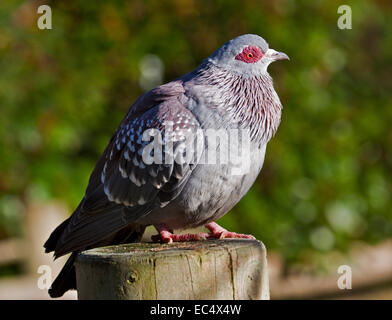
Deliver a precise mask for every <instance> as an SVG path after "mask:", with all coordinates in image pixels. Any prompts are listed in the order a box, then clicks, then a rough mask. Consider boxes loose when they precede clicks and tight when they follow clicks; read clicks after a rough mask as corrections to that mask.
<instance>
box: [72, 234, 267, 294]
mask: <svg viewBox="0 0 392 320" xmlns="http://www.w3.org/2000/svg"><path fill="white" fill-rule="evenodd" d="M76 277H77V287H78V297H79V299H120V300H129V299H130V300H139V299H149V300H155V299H164V300H178V299H197V300H199V299H234V300H241V299H269V286H268V274H267V259H266V249H265V247H264V245H263V244H262V243H261V242H260V241H257V240H246V239H226V240H214V241H200V242H186V243H173V244H156V243H134V244H127V245H120V246H112V247H104V248H97V249H92V250H88V251H85V252H83V253H81V254H80V255H79V256H78V258H77V261H76Z"/></svg>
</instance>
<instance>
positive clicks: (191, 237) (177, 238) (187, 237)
mask: <svg viewBox="0 0 392 320" xmlns="http://www.w3.org/2000/svg"><path fill="white" fill-rule="evenodd" d="M155 228H156V229H157V230H158V232H159V234H157V235H153V236H152V237H151V240H152V241H154V242H159V241H162V242H164V243H173V242H182V241H201V240H207V238H208V236H209V234H208V233H206V232H203V233H194V234H193V233H187V234H173V233H171V232H170V231H169V230H167V229H166V227H164V226H162V225H159V226H155Z"/></svg>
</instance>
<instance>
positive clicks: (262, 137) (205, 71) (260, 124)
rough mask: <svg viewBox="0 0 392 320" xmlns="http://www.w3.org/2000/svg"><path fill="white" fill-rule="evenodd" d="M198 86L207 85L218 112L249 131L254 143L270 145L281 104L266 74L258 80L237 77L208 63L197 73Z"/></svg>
mask: <svg viewBox="0 0 392 320" xmlns="http://www.w3.org/2000/svg"><path fill="white" fill-rule="evenodd" d="M195 80H196V82H198V83H202V84H207V85H208V86H212V87H213V88H214V89H213V90H211V91H212V92H211V95H213V99H214V100H215V99H216V101H219V103H217V104H215V107H217V108H223V110H219V111H222V112H224V113H225V114H226V115H228V116H229V118H230V119H231V121H232V122H235V123H239V124H240V125H241V128H245V129H249V130H250V135H251V139H252V140H253V141H259V142H260V143H266V142H268V141H269V140H270V139H271V138H272V137H273V136H274V134H275V133H276V131H277V129H278V127H279V124H280V118H281V111H282V104H281V102H280V100H279V97H278V95H277V93H276V92H275V90H274V87H273V82H272V78H271V77H270V75H269V74H268V73H267V72H266V73H265V74H263V75H259V76H242V75H236V74H233V73H231V72H229V71H226V70H223V69H222V68H219V67H217V66H215V65H213V64H212V63H210V62H208V61H205V62H204V63H203V64H202V65H201V66H200V68H198V69H197V71H196V77H195Z"/></svg>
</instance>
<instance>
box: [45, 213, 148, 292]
mask: <svg viewBox="0 0 392 320" xmlns="http://www.w3.org/2000/svg"><path fill="white" fill-rule="evenodd" d="M67 223H68V220H66V221H64V222H63V223H62V224H61V225H59V226H58V227H57V228H56V230H54V231H53V233H52V234H51V235H50V237H49V239H48V241H46V243H45V245H44V247H45V249H46V252H50V251H53V250H54V248H55V247H56V244H57V240H58V238H59V237H60V236H61V233H62V232H63V230H64V229H65V227H66V226H67ZM145 229H146V227H145V226H141V225H129V226H127V227H125V228H123V229H121V230H119V231H117V232H115V233H114V234H112V235H111V236H110V237H108V238H106V239H105V240H103V241H101V242H99V243H96V244H94V245H92V246H89V247H87V248H85V249H86V250H87V249H91V248H96V247H103V246H108V245H117V244H123V243H132V242H139V241H140V240H141V239H142V236H143V234H144V230H145ZM78 253H79V252H78V251H75V252H72V254H71V256H70V257H69V258H68V260H67V262H66V263H65V265H64V267H63V269H62V270H61V271H60V273H59V275H58V276H57V278H56V279H55V280H54V281H53V283H52V286H51V287H50V289H49V295H50V296H51V297H52V298H59V297H61V296H62V295H63V294H64V293H65V292H67V291H68V290H75V289H76V272H75V266H74V262H75V259H76V256H77V255H78Z"/></svg>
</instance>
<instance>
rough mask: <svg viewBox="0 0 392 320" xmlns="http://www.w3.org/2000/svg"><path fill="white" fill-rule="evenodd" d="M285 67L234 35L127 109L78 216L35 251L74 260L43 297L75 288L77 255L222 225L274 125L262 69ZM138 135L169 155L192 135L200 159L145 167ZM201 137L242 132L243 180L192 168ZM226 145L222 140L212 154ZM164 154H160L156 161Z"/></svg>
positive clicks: (277, 113)
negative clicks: (158, 137) (153, 233)
mask: <svg viewBox="0 0 392 320" xmlns="http://www.w3.org/2000/svg"><path fill="white" fill-rule="evenodd" d="M252 50H253V51H252ZM248 52H251V53H252V57H251V55H250V54H249V55H248ZM285 58H288V57H287V56H286V55H284V54H283V53H279V52H276V51H274V50H272V49H269V48H268V44H267V42H266V41H265V40H264V39H262V38H261V37H259V36H257V35H243V36H240V37H237V38H235V39H233V40H231V41H229V42H228V43H226V44H225V45H223V46H222V47H221V48H220V49H218V50H217V51H216V52H215V53H214V54H212V55H211V56H210V57H209V58H207V59H206V60H204V61H203V62H202V63H201V65H200V66H199V67H198V68H196V69H195V70H194V71H192V72H190V73H189V74H186V75H185V76H183V77H181V78H179V79H177V80H175V81H172V82H170V83H167V84H164V85H162V86H159V87H157V88H155V89H153V90H151V91H149V92H147V93H146V94H144V95H142V96H141V97H139V99H137V100H136V101H135V103H134V104H133V105H132V106H131V107H130V109H129V111H128V113H127V115H126V116H125V118H124V120H123V121H122V122H121V124H120V126H119V128H118V129H117V131H116V132H115V133H114V135H113V136H112V138H111V140H110V142H109V144H108V146H107V148H106V149H105V151H104V153H103V154H102V156H101V157H100V159H99V160H98V162H97V164H96V166H95V169H94V171H93V173H92V174H91V177H90V180H89V183H88V187H87V190H86V193H85V196H84V198H83V199H82V201H81V203H80V205H79V207H78V208H77V209H76V211H75V212H74V213H73V215H72V216H71V217H70V218H69V219H67V220H66V221H65V222H63V223H62V224H61V225H60V226H59V227H58V228H57V229H56V230H55V231H54V232H53V233H52V235H51V236H50V238H49V239H48V241H47V242H46V243H45V248H46V252H50V251H54V255H55V257H59V256H61V255H64V254H67V253H69V252H73V253H74V254H73V255H72V256H71V261H69V262H68V263H67V264H66V266H65V267H64V269H63V271H62V272H61V273H60V275H59V277H58V278H57V279H56V280H55V282H54V283H53V285H52V288H51V290H50V291H49V293H50V294H51V296H53V297H55V296H61V295H62V294H63V293H64V292H65V291H67V290H68V289H71V288H74V287H75V280H74V267H73V259H74V258H75V254H76V253H77V252H79V251H81V250H85V249H88V248H93V247H97V246H102V245H110V244H119V243H125V242H132V241H138V240H140V238H141V236H142V234H143V232H144V229H145V227H146V226H148V225H155V226H156V225H165V227H167V228H168V229H169V230H173V229H183V228H189V227H196V226H200V225H204V224H206V223H208V222H211V221H215V220H217V219H219V218H220V217H222V216H223V215H224V214H225V213H227V212H228V211H229V210H230V209H231V208H232V207H233V206H234V205H235V204H236V203H237V202H238V201H239V200H240V199H241V198H242V197H243V196H244V195H245V194H246V192H247V191H248V190H249V188H250V187H251V185H252V184H253V182H254V181H255V179H256V177H257V175H258V174H259V172H260V170H261V168H262V165H263V162H264V156H265V151H266V146H267V143H268V141H269V140H270V139H271V137H272V136H273V135H274V134H275V132H276V130H277V128H278V126H279V123H280V117H281V109H282V106H281V103H280V101H279V97H278V95H277V94H276V92H275V90H274V88H273V84H272V79H271V77H270V76H269V74H268V72H267V67H268V65H269V64H270V63H271V62H272V61H275V60H277V59H285ZM247 59H248V60H249V61H250V62H249V61H248V60H247ZM256 59H258V60H256ZM253 61H255V62H253ZM168 122H170V123H171V124H172V127H171V128H170V130H169V129H168V127H167V126H166V125H165V124H167V123H168ZM148 129H156V130H159V132H160V133H161V134H162V137H166V139H167V140H170V141H171V143H172V144H173V149H172V150H176V147H177V146H179V145H180V144H181V142H182V141H183V140H182V139H183V138H184V135H185V134H187V133H188V134H193V135H194V136H196V137H197V140H196V149H197V150H199V151H200V152H197V153H195V154H194V156H193V158H192V161H191V162H185V163H178V162H176V161H171V162H168V163H166V162H164V163H150V164H147V163H145V161H143V150H144V148H145V147H146V146H147V144H148V141H144V140H145V139H143V133H145V132H146V130H148ZM209 129H213V130H229V129H240V130H248V131H247V132H249V139H250V149H249V153H248V154H246V155H243V156H246V157H247V158H248V159H249V160H250V164H251V165H250V168H249V170H248V171H247V172H245V173H243V174H232V170H233V165H232V164H231V163H211V164H208V163H205V161H204V162H203V161H202V160H203V159H204V160H205V159H206V157H205V156H206V153H207V151H206V150H208V148H209V147H211V145H210V146H209V142H208V141H207V139H206V133H207V130H209ZM169 131H170V132H169ZM165 134H166V136H165ZM164 142H168V141H164ZM230 144H231V142H230V141H229V139H228V138H227V137H223V138H221V139H220V140H219V143H218V144H217V147H216V148H218V149H223V148H226V147H228V148H229V147H230ZM178 150H180V149H178ZM166 151H167V152H169V151H168V149H167V150H166V148H163V154H164V153H165V152H166ZM186 151H187V150H184V149H181V150H180V151H178V152H182V153H184V152H185V153H186ZM188 151H189V150H188Z"/></svg>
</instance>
